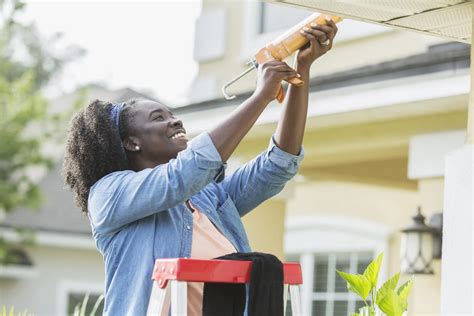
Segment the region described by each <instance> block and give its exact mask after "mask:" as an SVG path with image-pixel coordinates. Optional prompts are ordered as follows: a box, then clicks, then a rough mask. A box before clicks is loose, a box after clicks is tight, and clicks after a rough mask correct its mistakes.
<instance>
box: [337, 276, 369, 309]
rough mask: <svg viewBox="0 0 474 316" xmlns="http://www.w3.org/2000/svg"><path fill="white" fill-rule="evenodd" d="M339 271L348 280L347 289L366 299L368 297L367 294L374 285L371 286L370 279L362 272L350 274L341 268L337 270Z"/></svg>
mask: <svg viewBox="0 0 474 316" xmlns="http://www.w3.org/2000/svg"><path fill="white" fill-rule="evenodd" d="M336 271H337V273H339V275H340V276H341V278H343V279H344V280H346V282H347V289H348V290H349V291H351V292H354V293H355V294H357V295H359V297H360V298H362V299H363V300H364V301H365V300H366V299H367V296H368V295H369V293H370V290H371V289H372V287H371V286H370V282H369V280H367V279H366V278H365V276H363V275H360V274H349V273H345V272H342V271H339V270H336Z"/></svg>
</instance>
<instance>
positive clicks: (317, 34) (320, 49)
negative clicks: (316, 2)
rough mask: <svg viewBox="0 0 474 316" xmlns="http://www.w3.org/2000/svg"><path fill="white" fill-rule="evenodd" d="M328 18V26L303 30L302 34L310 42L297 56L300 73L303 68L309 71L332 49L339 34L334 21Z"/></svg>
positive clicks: (314, 25) (315, 26)
mask: <svg viewBox="0 0 474 316" xmlns="http://www.w3.org/2000/svg"><path fill="white" fill-rule="evenodd" d="M328 19H329V18H327V19H326V21H327V24H326V25H319V24H312V25H311V27H305V28H303V29H302V30H301V34H302V35H303V36H304V37H306V38H307V39H308V40H309V42H308V44H306V45H305V46H303V47H302V48H300V50H299V51H298V53H297V55H296V63H297V65H296V67H297V69H298V71H300V69H301V68H306V69H308V70H309V68H310V67H311V64H312V63H313V62H314V61H315V60H316V59H318V58H319V57H321V56H322V55H324V54H326V53H327V52H328V51H329V50H330V49H331V48H332V44H333V41H334V37H335V36H336V33H337V26H336V23H334V21H333V20H331V19H329V20H328Z"/></svg>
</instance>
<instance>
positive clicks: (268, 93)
mask: <svg viewBox="0 0 474 316" xmlns="http://www.w3.org/2000/svg"><path fill="white" fill-rule="evenodd" d="M297 76H298V74H297V73H296V71H295V70H294V69H293V68H291V67H290V66H288V64H286V63H285V62H282V61H279V60H271V61H268V62H266V63H264V64H262V65H259V67H258V74H257V78H258V79H257V88H256V89H255V92H254V93H253V97H255V98H257V99H259V100H261V101H263V102H267V103H269V102H271V101H272V100H273V99H275V98H276V97H277V95H278V91H279V90H280V87H281V81H282V80H286V79H290V78H293V77H297Z"/></svg>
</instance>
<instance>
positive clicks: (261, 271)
mask: <svg viewBox="0 0 474 316" xmlns="http://www.w3.org/2000/svg"><path fill="white" fill-rule="evenodd" d="M216 259H221V260H240V261H252V268H251V271H250V284H249V300H248V307H247V312H248V316H283V264H282V263H281V261H280V260H278V258H277V257H275V256H274V255H271V254H266V253H260V252H249V253H232V254H229V255H225V256H222V257H219V258H216ZM245 296H246V291H245V284H236V283H205V284H204V295H203V307H202V310H203V315H204V316H223V315H226V316H241V315H243V313H244V310H245V299H246V297H245Z"/></svg>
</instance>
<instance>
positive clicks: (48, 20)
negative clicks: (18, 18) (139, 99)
mask: <svg viewBox="0 0 474 316" xmlns="http://www.w3.org/2000/svg"><path fill="white" fill-rule="evenodd" d="M26 2H27V10H26V18H27V19H31V20H33V21H34V22H35V23H36V25H37V27H38V29H39V31H40V33H41V34H44V35H46V36H51V35H52V34H54V33H56V32H61V33H63V34H64V37H63V40H62V41H61V43H63V44H64V45H65V46H66V45H69V44H75V45H78V46H80V47H82V48H84V49H85V50H86V51H87V53H86V55H85V56H84V57H83V58H82V59H81V60H80V61H79V62H76V63H75V64H73V65H71V66H70V67H69V68H68V69H66V71H65V75H64V76H63V78H61V80H60V82H57V83H55V85H54V87H52V88H53V89H51V90H50V91H49V93H50V94H53V95H54V94H57V93H58V90H59V89H61V90H62V91H65V92H70V91H71V90H72V88H73V87H74V86H75V85H76V84H79V83H87V82H99V83H104V84H106V85H107V86H108V87H109V88H112V89H116V88H122V87H125V86H127V87H132V88H135V89H137V90H141V91H143V90H145V91H152V92H153V93H154V94H155V96H156V97H158V98H160V99H161V100H163V101H165V102H167V103H168V104H169V105H171V106H174V105H178V104H180V103H182V102H184V101H185V96H186V93H187V89H188V88H189V85H190V84H191V81H192V79H193V77H194V75H195V74H196V72H197V64H196V63H195V62H194V60H193V45H194V23H195V20H196V18H197V17H198V16H199V14H200V10H201V1H199V0H186V1H184V0H182V1H172V0H169V1H156V0H155V1H149V0H148V1H133V2H132V1H110V0H102V1H94V2H92V1H82V2H79V1H77V0H76V1H70V0H63V1H39V0H29V1H26Z"/></svg>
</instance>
